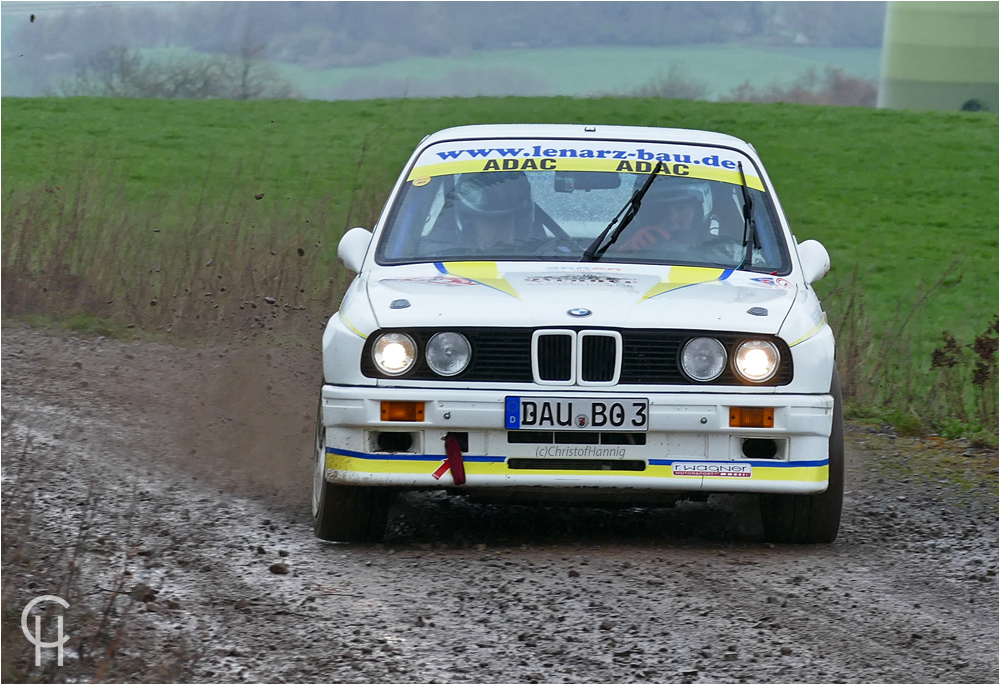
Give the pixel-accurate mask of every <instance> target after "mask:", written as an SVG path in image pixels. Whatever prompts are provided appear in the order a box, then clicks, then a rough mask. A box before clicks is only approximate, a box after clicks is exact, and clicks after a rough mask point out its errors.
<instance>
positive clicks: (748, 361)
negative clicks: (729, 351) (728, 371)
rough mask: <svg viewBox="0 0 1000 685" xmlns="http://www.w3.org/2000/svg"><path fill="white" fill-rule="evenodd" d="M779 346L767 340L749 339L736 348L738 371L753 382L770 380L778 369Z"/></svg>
mask: <svg viewBox="0 0 1000 685" xmlns="http://www.w3.org/2000/svg"><path fill="white" fill-rule="evenodd" d="M780 358H781V357H780V356H779V354H778V348H777V347H775V346H774V345H773V344H772V343H770V342H768V341H766V340H747V341H745V342H742V343H740V345H739V347H737V348H736V357H735V360H734V362H735V366H736V373H738V374H739V375H740V376H742V377H743V378H745V379H746V380H748V381H750V382H752V383H763V382H764V381H767V380H770V379H771V377H772V376H774V374H775V372H777V370H778V360H779V359H780Z"/></svg>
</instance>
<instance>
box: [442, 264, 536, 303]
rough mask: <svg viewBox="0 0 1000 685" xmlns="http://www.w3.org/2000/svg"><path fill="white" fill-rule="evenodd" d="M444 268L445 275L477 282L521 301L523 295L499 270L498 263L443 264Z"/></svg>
mask: <svg viewBox="0 0 1000 685" xmlns="http://www.w3.org/2000/svg"><path fill="white" fill-rule="evenodd" d="M442 266H443V267H444V269H445V273H449V274H452V275H453V276H460V277H461V278H468V279H469V280H470V281H475V282H476V283H479V284H480V285H485V286H487V287H489V288H493V289H495V290H499V291H500V292H502V293H507V294H508V295H510V296H511V297H516V298H517V299H519V300H520V299H521V295H520V294H518V292H517V290H515V289H514V286H512V285H511V284H510V282H509V281H508V280H507V279H506V278H504V277H503V275H502V274H501V273H500V271H499V270H498V269H497V263H496V262H448V263H446V264H442Z"/></svg>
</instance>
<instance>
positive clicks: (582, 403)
mask: <svg viewBox="0 0 1000 685" xmlns="http://www.w3.org/2000/svg"><path fill="white" fill-rule="evenodd" d="M505 409H506V414H507V418H506V422H505V425H504V427H505V428H507V430H550V431H645V430H647V429H648V427H649V400H645V399H603V398H602V399H587V398H584V399H581V398H578V397H574V398H572V399H570V398H566V397H508V398H507V401H506V404H505Z"/></svg>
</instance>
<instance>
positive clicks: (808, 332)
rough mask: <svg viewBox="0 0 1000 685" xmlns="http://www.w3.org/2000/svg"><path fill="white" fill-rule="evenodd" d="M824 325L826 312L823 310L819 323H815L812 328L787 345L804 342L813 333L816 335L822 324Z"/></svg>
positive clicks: (821, 328)
mask: <svg viewBox="0 0 1000 685" xmlns="http://www.w3.org/2000/svg"><path fill="white" fill-rule="evenodd" d="M825 325H826V312H823V317H822V318H821V319H820V320H819V323H818V324H816V325H815V326H813V327H812V328H810V329H809V330H808V331H806V333H805V335H803V336H802V337H801V338H799V339H798V340H796V341H795V342H793V343H791V344H790V345H789V347H795V346H796V345H798V344H799V343H802V342H805V341H806V340H808V339H809V338H811V337H813V336H814V335H816V334H817V333H819V332H820V331H821V330H823V326H825Z"/></svg>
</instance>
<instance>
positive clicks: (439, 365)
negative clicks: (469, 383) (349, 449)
mask: <svg viewBox="0 0 1000 685" xmlns="http://www.w3.org/2000/svg"><path fill="white" fill-rule="evenodd" d="M425 356H426V357H427V366H429V367H431V370H432V371H434V373H436V374H437V375H439V376H454V375H456V374H459V373H462V372H463V371H465V367H467V366H468V365H469V360H470V359H472V346H471V345H470V344H469V341H468V339H466V337H465V336H464V335H462V334H461V333H436V334H435V335H434V336H432V337H431V339H430V340H429V341H428V342H427V350H426V351H425Z"/></svg>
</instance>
